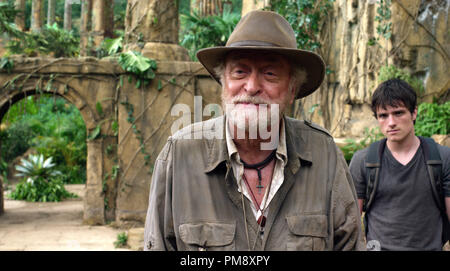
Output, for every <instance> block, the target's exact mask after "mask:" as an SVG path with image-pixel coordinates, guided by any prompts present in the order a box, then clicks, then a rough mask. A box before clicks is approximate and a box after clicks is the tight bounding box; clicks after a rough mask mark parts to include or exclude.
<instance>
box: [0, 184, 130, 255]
mask: <svg viewBox="0 0 450 271" xmlns="http://www.w3.org/2000/svg"><path fill="white" fill-rule="evenodd" d="M66 189H67V190H69V191H70V192H73V193H76V194H77V195H79V198H76V199H69V200H65V201H62V202H56V203H55V202H46V203H36V202H26V201H17V200H10V199H7V198H6V196H5V201H4V203H5V212H4V213H3V215H0V250H3V251H4V250H43V251H59V250H62V251H71V250H91V251H92V250H97V251H105V250H107V251H110V250H128V249H122V248H121V249H116V248H115V247H114V242H115V241H116V240H117V234H118V233H120V232H123V231H124V230H120V229H115V228H113V227H111V226H88V225H83V224H82V218H83V199H82V197H83V195H84V185H67V186H66Z"/></svg>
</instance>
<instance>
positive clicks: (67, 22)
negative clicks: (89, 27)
mask: <svg viewBox="0 0 450 271" xmlns="http://www.w3.org/2000/svg"><path fill="white" fill-rule="evenodd" d="M64 29H65V30H68V31H69V30H71V29H72V0H65V2H64Z"/></svg>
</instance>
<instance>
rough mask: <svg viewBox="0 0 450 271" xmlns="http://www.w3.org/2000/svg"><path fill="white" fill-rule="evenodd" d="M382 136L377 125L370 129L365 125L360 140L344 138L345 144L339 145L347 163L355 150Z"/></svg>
mask: <svg viewBox="0 0 450 271" xmlns="http://www.w3.org/2000/svg"><path fill="white" fill-rule="evenodd" d="M383 137H384V136H383V134H382V133H381V131H380V129H379V128H378V127H376V128H372V129H370V130H369V128H367V127H366V128H364V133H363V138H362V139H361V140H359V141H356V140H355V139H346V140H345V142H346V143H347V144H346V145H344V146H342V147H341V150H342V152H343V154H344V158H345V160H346V161H347V163H350V161H351V160H352V157H353V155H354V154H355V152H357V151H358V150H361V149H364V148H366V147H368V146H369V145H370V144H372V143H373V142H375V141H378V140H380V139H382V138H383Z"/></svg>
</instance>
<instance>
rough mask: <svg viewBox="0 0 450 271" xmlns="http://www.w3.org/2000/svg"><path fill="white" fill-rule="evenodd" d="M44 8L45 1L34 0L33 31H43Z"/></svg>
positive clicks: (32, 11) (32, 6) (32, 13)
mask: <svg viewBox="0 0 450 271" xmlns="http://www.w3.org/2000/svg"><path fill="white" fill-rule="evenodd" d="M43 8H44V3H43V1H42V0H33V2H32V4H31V31H36V32H40V31H41V28H42V14H43V12H42V11H43Z"/></svg>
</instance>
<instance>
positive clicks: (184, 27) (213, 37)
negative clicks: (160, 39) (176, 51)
mask: <svg viewBox="0 0 450 271" xmlns="http://www.w3.org/2000/svg"><path fill="white" fill-rule="evenodd" d="M240 17H241V16H240V14H237V13H232V12H230V10H229V9H228V10H227V9H224V11H223V13H222V14H221V15H213V16H205V17H202V16H199V15H198V14H197V13H195V12H194V13H193V14H181V15H180V20H181V31H180V44H181V46H183V47H185V48H186V49H187V50H188V52H189V55H190V57H191V59H192V60H197V57H196V55H195V54H196V53H197V50H199V49H202V48H206V47H213V46H222V45H225V43H226V42H227V40H228V37H229V36H230V35H231V32H233V29H234V27H235V26H236V24H237V23H238V22H239V19H240Z"/></svg>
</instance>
